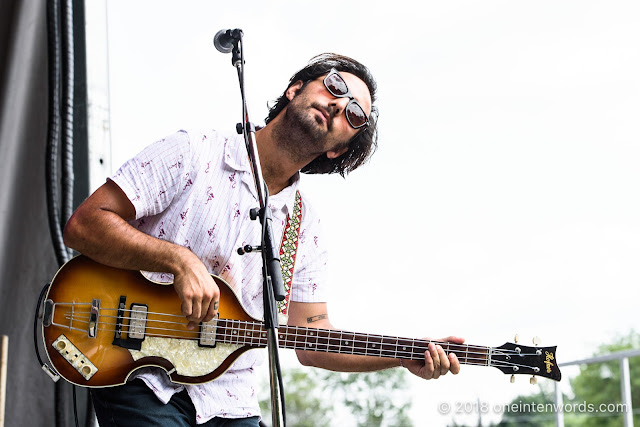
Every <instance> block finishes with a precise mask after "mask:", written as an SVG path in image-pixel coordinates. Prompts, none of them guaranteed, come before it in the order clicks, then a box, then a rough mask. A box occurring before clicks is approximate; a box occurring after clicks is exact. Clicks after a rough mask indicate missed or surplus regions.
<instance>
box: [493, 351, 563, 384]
mask: <svg viewBox="0 0 640 427" xmlns="http://www.w3.org/2000/svg"><path fill="white" fill-rule="evenodd" d="M489 366H495V367H496V368H498V369H500V370H501V371H502V372H504V373H505V374H526V375H534V376H540V377H544V378H549V379H552V380H555V381H560V379H561V378H562V374H561V373H560V369H559V368H558V362H557V361H556V347H537V346H536V347H529V346H526V345H520V344H517V343H510V342H508V343H504V344H503V345H501V346H500V347H493V348H490V349H489ZM532 383H534V381H533V379H532Z"/></svg>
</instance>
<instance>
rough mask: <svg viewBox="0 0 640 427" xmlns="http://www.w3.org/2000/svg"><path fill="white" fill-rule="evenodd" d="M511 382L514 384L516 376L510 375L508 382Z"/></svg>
mask: <svg viewBox="0 0 640 427" xmlns="http://www.w3.org/2000/svg"><path fill="white" fill-rule="evenodd" d="M509 381H510V382H511V384H513V383H515V382H516V376H515V375H513V374H511V379H510V380H509Z"/></svg>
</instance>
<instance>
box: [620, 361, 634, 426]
mask: <svg viewBox="0 0 640 427" xmlns="http://www.w3.org/2000/svg"><path fill="white" fill-rule="evenodd" d="M620 392H621V395H622V404H623V405H624V406H623V411H624V412H623V414H622V417H623V419H624V427H633V410H632V408H633V407H632V406H631V376H630V375H629V358H628V357H623V358H622V359H620Z"/></svg>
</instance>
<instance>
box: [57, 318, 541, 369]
mask: <svg viewBox="0 0 640 427" xmlns="http://www.w3.org/2000/svg"><path fill="white" fill-rule="evenodd" d="M76 314H77V313H76ZM87 314H88V313H87ZM66 317H67V319H69V318H70V315H67V316H66ZM102 317H108V318H109V317H111V318H116V317H115V316H102ZM177 317H181V316H177ZM87 319H88V316H76V315H75V314H74V320H75V321H76V323H79V320H83V321H84V323H86V324H87V325H88V323H89V322H88V321H87ZM127 319H130V318H127ZM148 322H150V323H151V322H157V323H174V324H179V325H181V326H184V325H185V324H184V323H177V322H169V321H164V320H158V319H150V320H148ZM226 322H229V323H233V322H236V323H239V324H241V323H244V325H245V328H244V329H245V331H246V330H251V331H252V332H256V327H257V328H258V331H259V332H263V330H262V329H261V327H262V324H261V323H257V322H247V321H239V320H233V319H220V321H219V326H218V328H217V329H218V330H220V329H221V328H222V329H225V327H224V326H223V325H222V323H226ZM59 326H62V327H65V326H64V325H59ZM247 326H250V327H251V328H249V329H248V328H247ZM73 329H74V330H78V331H82V332H84V331H85V330H83V329H80V328H73ZM129 329H130V327H129V325H124V324H123V325H121V330H120V331H121V332H128V331H129ZM145 329H146V330H155V331H165V332H179V333H187V334H195V335H196V336H195V337H193V338H186V337H184V336H180V335H164V336H162V337H166V338H182V339H191V340H199V339H200V338H199V337H198V335H200V336H204V338H206V337H207V336H209V335H210V336H214V335H215V334H214V333H213V332H204V333H202V332H201V331H188V330H187V331H184V330H180V329H169V328H159V327H153V326H149V325H146V327H145ZM311 329H312V328H304V327H298V326H288V327H287V330H288V332H289V333H288V334H284V335H283V334H280V335H281V337H282V336H284V337H285V340H287V341H293V342H294V343H298V344H301V343H300V342H299V340H298V339H297V338H299V337H302V338H309V336H307V335H298V332H299V331H303V332H304V331H307V332H308V331H311ZM98 330H102V331H108V332H115V326H114V329H113V330H111V329H107V328H98ZM312 332H315V333H316V334H317V335H315V339H316V340H318V339H320V340H324V339H328V340H340V341H341V342H342V343H345V345H347V346H348V344H347V343H348V342H353V344H354V347H355V346H356V344H364V345H365V346H367V345H370V344H372V345H379V348H380V347H382V348H381V349H380V350H379V351H386V352H389V351H393V350H388V349H385V348H384V346H387V347H389V346H392V347H411V348H413V350H418V351H426V350H427V348H426V347H425V344H429V343H430V342H434V341H426V340H420V339H413V338H400V337H387V338H385V337H383V336H382V335H371V334H369V335H367V334H358V333H354V332H343V331H331V330H326V329H317V330H315V329H314V330H313V331H312ZM323 333H324V334H326V335H327V336H323V335H322V334H323ZM145 335H146V336H154V334H151V333H145ZM217 335H218V336H224V334H220V333H218V334H217ZM287 335H293V336H292V337H289V338H287V337H286V336H287ZM336 335H340V336H339V337H338V336H336ZM158 336H160V335H158ZM230 336H234V335H230ZM236 336H238V337H243V336H241V335H236ZM244 337H246V335H245V336H244ZM356 337H358V338H367V340H366V341H365V340H362V339H355V338H356ZM251 338H252V337H249V339H251ZM345 338H346V339H345ZM376 338H377V339H379V340H380V341H376V342H373V341H371V339H376ZM389 339H392V340H396V343H390V342H388V340H389ZM384 340H387V342H384ZM307 343H308V342H307ZM435 343H438V344H441V345H443V346H444V347H447V349H446V351H448V352H453V353H463V354H476V353H477V352H474V351H470V350H469V349H474V347H475V348H481V350H482V352H481V353H477V354H480V355H481V356H483V357H484V358H486V356H487V355H488V353H487V351H488V348H485V347H477V346H471V345H469V346H467V345H465V344H454V343H442V342H437V341H435ZM336 345H337V344H336ZM340 345H342V344H340ZM493 350H494V353H495V354H498V355H500V354H502V355H507V353H509V352H510V353H511V354H513V355H519V356H536V354H529V353H517V352H515V351H501V350H499V349H493ZM403 351H404V350H400V352H403ZM374 352H375V349H374V350H372V351H371V352H369V351H367V352H366V354H369V353H374ZM404 353H409V352H407V351H404ZM409 354H411V353H409Z"/></svg>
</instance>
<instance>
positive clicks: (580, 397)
mask: <svg viewBox="0 0 640 427" xmlns="http://www.w3.org/2000/svg"><path fill="white" fill-rule="evenodd" d="M634 348H640V334H638V333H636V332H635V331H631V332H630V333H629V334H628V335H627V336H624V337H619V338H617V339H615V340H614V341H613V342H612V343H610V344H605V345H602V346H600V347H599V348H598V350H597V351H596V353H595V354H594V356H598V355H605V354H610V353H615V352H618V351H623V350H629V349H634ZM629 371H630V372H629V373H630V378H631V401H632V404H634V405H635V406H636V407H640V357H634V358H631V359H629ZM570 382H571V387H572V389H573V397H571V398H568V397H567V396H564V398H563V402H564V404H565V408H571V410H566V409H565V410H564V422H565V426H567V427H573V426H580V427H591V426H594V427H609V426H611V427H613V426H616V427H617V426H620V425H622V414H621V413H617V412H589V411H588V407H589V406H591V407H593V408H595V409H599V407H600V405H602V404H604V405H617V404H620V403H622V397H621V394H620V363H619V362H618V361H617V360H614V361H611V362H605V363H594V364H589V365H582V366H581V367H580V373H579V374H578V375H577V376H576V377H575V378H573V379H571V380H570ZM553 401H554V400H553V391H552V390H551V389H548V390H545V389H543V388H540V390H539V392H538V393H536V394H532V395H529V396H517V397H516V398H515V399H513V400H512V401H511V402H510V403H509V405H519V406H516V407H517V408H519V409H524V410H520V411H519V412H518V413H516V412H505V414H504V415H503V417H502V420H501V421H500V423H498V424H497V425H498V426H501V427H515V426H522V425H524V426H529V427H547V426H553V425H555V422H554V417H555V414H553V413H552V411H548V410H545V411H544V412H538V413H534V412H533V411H532V409H533V405H540V404H541V405H547V404H552V403H553ZM546 407H548V408H551V407H552V406H546ZM634 412H635V413H636V415H634V417H633V422H634V424H636V425H640V415H637V412H638V411H634Z"/></svg>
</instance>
